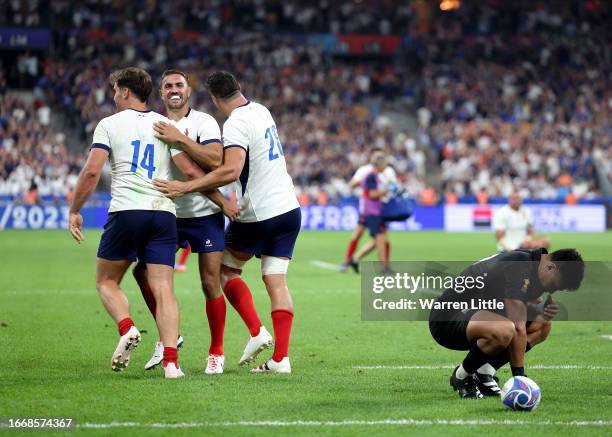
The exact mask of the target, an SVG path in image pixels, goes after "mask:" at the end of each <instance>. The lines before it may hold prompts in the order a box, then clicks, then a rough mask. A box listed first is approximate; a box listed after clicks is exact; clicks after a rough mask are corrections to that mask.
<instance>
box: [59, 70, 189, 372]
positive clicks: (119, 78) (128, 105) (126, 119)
mask: <svg viewBox="0 0 612 437" xmlns="http://www.w3.org/2000/svg"><path fill="white" fill-rule="evenodd" d="M111 83H112V86H113V89H114V91H115V94H114V101H115V104H116V106H117V110H118V112H117V113H116V114H114V115H112V116H110V117H107V118H105V119H103V120H102V121H100V123H98V126H97V127H96V130H95V131H94V136H93V144H92V147H91V149H92V151H91V152H90V158H89V162H88V165H86V166H85V169H84V170H83V171H82V173H81V175H80V176H79V181H78V183H77V187H76V189H75V191H76V193H78V194H77V195H76V196H75V199H74V200H73V203H72V205H71V210H70V219H69V228H70V232H71V234H72V235H73V237H74V238H75V239H76V240H77V241H79V240H82V238H83V235H82V231H81V227H82V218H81V216H80V213H79V211H80V209H81V208H82V207H83V205H84V203H85V201H86V199H87V197H88V196H89V195H90V194H91V192H92V191H93V189H94V188H95V185H96V183H97V181H98V179H99V174H100V171H101V168H102V165H103V161H104V160H103V159H102V158H103V157H109V158H110V161H111V180H112V182H111V183H112V186H113V190H111V192H112V193H113V195H112V198H111V203H110V208H109V218H108V220H107V223H106V224H105V227H104V233H103V235H102V238H101V240H100V245H99V248H98V257H97V260H96V288H97V290H98V293H99V295H100V299H101V300H102V303H103V304H104V306H105V308H106V309H107V311H108V313H109V314H110V315H111V317H112V318H113V319H114V320H115V322H117V324H118V327H119V334H120V339H119V343H118V345H117V348H116V349H115V352H114V353H113V356H112V359H111V367H112V369H113V370H116V371H120V370H123V369H124V368H126V367H127V365H128V363H129V360H130V354H131V351H132V349H133V348H134V347H135V346H136V345H137V344H138V343H139V341H140V333H139V331H138V329H137V328H136V327H135V326H134V322H133V321H132V319H131V317H130V314H129V308H128V301H127V298H126V296H125V294H124V293H123V291H122V290H121V288H120V286H119V284H120V282H121V280H122V279H123V276H124V274H125V272H126V271H127V269H128V268H129V266H130V264H131V263H132V262H134V261H136V260H137V259H138V260H140V261H142V262H144V263H146V264H147V276H148V280H149V282H150V284H151V291H152V293H153V295H154V296H155V299H156V301H157V302H158V307H157V311H156V323H157V326H158V329H159V332H160V338H161V339H162V341H163V344H164V352H163V360H164V371H165V376H166V378H180V377H182V376H184V374H183V372H182V371H181V370H180V368H179V366H178V353H177V350H176V345H177V337H178V324H179V314H178V306H177V304H176V299H175V297H174V290H173V282H172V265H173V259H174V247H175V244H176V216H175V208H174V204H173V203H172V202H168V200H167V199H165V198H164V197H163V196H159V195H158V193H157V192H156V190H155V189H154V188H153V185H152V183H151V179H152V178H153V177H154V176H156V175H159V176H164V177H166V176H168V175H169V165H170V152H169V149H168V146H167V144H165V143H163V142H161V141H157V140H156V139H155V138H154V137H153V135H152V125H153V123H154V121H155V120H156V119H159V117H161V115H159V114H156V113H153V112H151V111H149V110H148V109H147V105H146V101H147V99H148V97H149V95H150V93H151V91H152V81H151V77H150V76H149V75H148V73H146V72H145V71H144V70H142V69H139V68H126V69H123V70H118V71H116V72H115V73H113V74H112V75H111ZM98 149H99V150H101V151H99V150H98ZM111 152H112V153H111ZM141 156H142V159H140V157H141Z"/></svg>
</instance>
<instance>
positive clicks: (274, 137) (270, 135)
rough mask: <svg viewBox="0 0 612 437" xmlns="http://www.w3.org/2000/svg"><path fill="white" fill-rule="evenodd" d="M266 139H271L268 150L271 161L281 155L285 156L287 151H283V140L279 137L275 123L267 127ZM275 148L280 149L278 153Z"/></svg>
mask: <svg viewBox="0 0 612 437" xmlns="http://www.w3.org/2000/svg"><path fill="white" fill-rule="evenodd" d="M266 139H267V140H268V141H270V150H269V151H268V159H269V160H270V161H274V160H275V159H278V157H279V156H285V153H284V152H283V146H282V145H281V142H280V140H279V139H278V132H277V131H276V126H275V125H272V126H270V127H269V128H268V129H266ZM274 149H278V153H276V152H275V151H274Z"/></svg>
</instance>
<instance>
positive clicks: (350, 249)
mask: <svg viewBox="0 0 612 437" xmlns="http://www.w3.org/2000/svg"><path fill="white" fill-rule="evenodd" d="M364 231H365V226H363V225H361V224H358V225H357V227H356V228H355V230H354V231H353V235H352V236H351V240H350V241H349V243H348V246H347V248H346V252H345V254H344V262H343V263H342V265H340V271H341V272H345V271H346V269H347V268H348V267H349V266H351V267H353V269H354V268H355V267H354V263H355V261H354V258H355V257H354V254H355V250H356V249H357V245H358V244H359V240H360V239H361V237H362V236H363V232H364Z"/></svg>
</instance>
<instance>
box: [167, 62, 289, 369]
mask: <svg viewBox="0 0 612 437" xmlns="http://www.w3.org/2000/svg"><path fill="white" fill-rule="evenodd" d="M206 86H207V88H208V91H209V92H210V94H211V96H212V99H213V102H214V104H215V106H216V107H217V108H219V110H220V111H221V112H223V113H224V114H225V115H226V116H227V117H228V119H227V121H226V122H225V123H224V125H223V145H224V149H225V151H224V161H223V164H222V165H221V166H220V167H219V168H218V169H216V170H214V171H212V172H210V173H208V174H207V175H205V176H203V177H201V178H198V179H195V180H193V181H188V182H179V181H161V180H156V181H155V185H156V186H157V187H158V189H159V190H160V191H162V192H163V193H164V194H166V195H167V196H169V197H178V196H181V195H183V194H184V193H187V192H194V191H202V190H205V191H206V190H210V189H213V188H216V187H220V186H223V185H227V184H228V183H231V182H234V181H236V182H237V184H236V185H237V189H238V193H237V195H238V199H239V202H238V203H239V205H240V208H241V213H240V216H239V217H238V219H237V220H236V221H234V222H232V223H230V225H229V226H228V229H227V231H226V237H225V243H226V249H225V252H224V254H223V261H222V267H221V281H222V283H223V285H224V291H225V293H226V295H228V294H240V295H244V296H248V297H249V298H250V291H249V288H248V286H247V285H246V283H245V282H244V281H243V280H242V278H241V273H242V269H243V267H244V265H245V263H246V262H247V261H248V260H249V259H251V258H252V257H253V256H256V257H260V258H261V273H262V279H263V282H264V284H265V286H266V290H267V291H268V295H269V296H270V300H271V303H272V324H273V326H274V354H273V355H272V358H271V359H269V360H268V361H266V362H265V363H263V364H262V365H261V366H259V367H257V368H255V369H252V371H253V372H272V373H291V364H290V361H289V356H288V351H289V338H290V335H291V325H292V322H293V302H292V300H291V295H290V293H289V289H288V287H287V269H288V267H289V260H290V259H291V257H292V255H293V248H294V245H295V241H296V238H297V236H298V233H299V230H300V225H301V214H300V208H299V203H298V201H297V198H296V196H295V190H294V188H293V182H292V180H291V176H289V174H288V173H287V165H286V162H285V158H284V154H283V149H282V146H281V143H280V140H279V138H278V133H277V130H276V125H275V123H274V119H273V118H272V115H271V114H270V111H268V109H267V108H266V107H264V106H262V105H260V104H259V103H255V102H250V101H249V100H247V99H246V98H245V97H244V96H243V95H242V93H241V89H240V85H239V84H238V82H237V81H236V79H235V78H234V76H232V75H231V74H230V73H227V72H223V71H219V72H215V73H213V74H211V75H210V76H209V77H208V78H207V80H206ZM255 317H256V315H255ZM245 321H246V320H245ZM254 322H255V323H253V324H251V326H252V327H253V328H255V326H257V328H255V329H254V330H251V329H250V332H251V338H250V339H249V341H248V343H247V345H246V348H245V350H244V353H243V356H242V358H241V359H240V362H239V364H242V365H244V364H247V363H249V362H251V361H253V360H255V358H256V357H257V355H258V354H259V353H260V352H261V351H262V350H264V349H265V348H267V347H269V346H270V345H271V344H272V337H271V336H270V334H269V333H268V331H266V330H265V328H264V327H263V326H261V322H260V321H259V319H258V318H257V319H256V320H254Z"/></svg>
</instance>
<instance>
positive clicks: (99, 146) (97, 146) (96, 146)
mask: <svg viewBox="0 0 612 437" xmlns="http://www.w3.org/2000/svg"><path fill="white" fill-rule="evenodd" d="M91 149H104V150H106V151H107V152H108V153H110V151H111V148H110V147H109V146H108V145H106V144H103V143H93V144H92V145H91V147H90V148H89V150H91Z"/></svg>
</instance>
